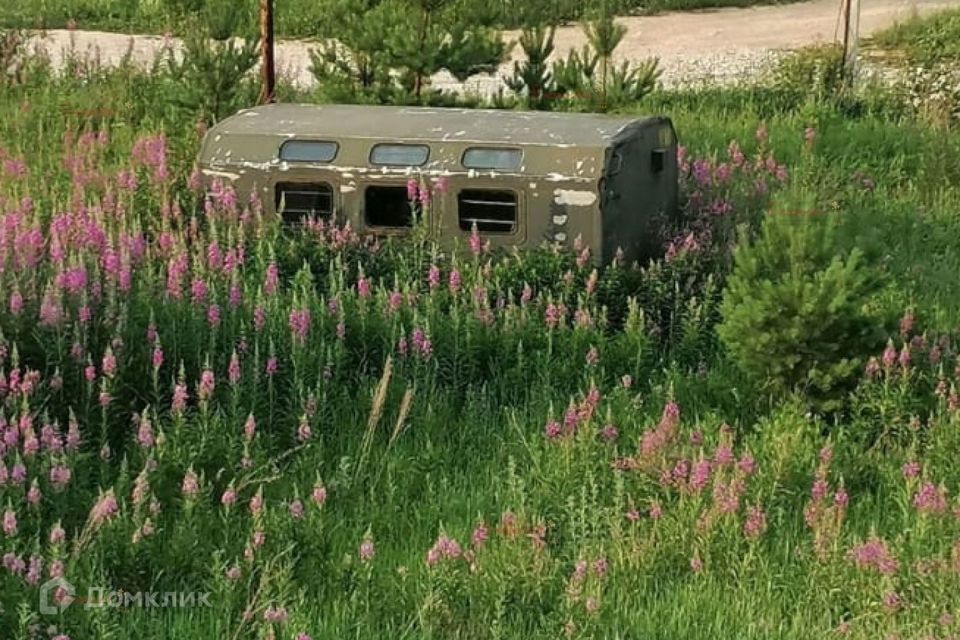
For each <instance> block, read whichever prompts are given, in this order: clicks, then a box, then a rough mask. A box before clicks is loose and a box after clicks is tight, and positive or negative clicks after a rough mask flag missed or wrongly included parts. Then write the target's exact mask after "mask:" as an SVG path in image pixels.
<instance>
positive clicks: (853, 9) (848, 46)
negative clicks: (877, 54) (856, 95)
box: [841, 0, 860, 89]
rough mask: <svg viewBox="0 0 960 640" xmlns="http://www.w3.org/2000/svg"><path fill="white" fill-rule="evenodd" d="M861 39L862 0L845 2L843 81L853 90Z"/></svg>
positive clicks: (846, 0)
mask: <svg viewBox="0 0 960 640" xmlns="http://www.w3.org/2000/svg"><path fill="white" fill-rule="evenodd" d="M859 39H860V0H843V62H842V63H841V64H842V66H841V70H842V72H843V73H842V75H843V77H842V81H843V87H844V88H845V89H852V88H853V85H854V83H855V81H856V75H857V46H858V44H859Z"/></svg>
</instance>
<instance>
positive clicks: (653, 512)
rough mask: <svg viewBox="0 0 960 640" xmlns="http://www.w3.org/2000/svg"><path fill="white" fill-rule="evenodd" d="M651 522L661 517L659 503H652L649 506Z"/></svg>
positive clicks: (661, 511) (661, 509)
mask: <svg viewBox="0 0 960 640" xmlns="http://www.w3.org/2000/svg"><path fill="white" fill-rule="evenodd" d="M648 513H649V514H650V519H651V520H659V519H660V517H661V516H662V515H663V507H661V506H660V503H659V502H654V503H653V504H651V505H650V509H649V512H648Z"/></svg>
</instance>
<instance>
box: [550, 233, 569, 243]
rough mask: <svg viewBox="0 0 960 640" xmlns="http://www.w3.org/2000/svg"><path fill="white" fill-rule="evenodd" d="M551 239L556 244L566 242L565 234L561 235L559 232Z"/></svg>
mask: <svg viewBox="0 0 960 640" xmlns="http://www.w3.org/2000/svg"><path fill="white" fill-rule="evenodd" d="M553 239H554V240H556V241H557V242H566V241H567V234H565V233H563V232H562V231H561V232H560V233H556V234H554V236H553Z"/></svg>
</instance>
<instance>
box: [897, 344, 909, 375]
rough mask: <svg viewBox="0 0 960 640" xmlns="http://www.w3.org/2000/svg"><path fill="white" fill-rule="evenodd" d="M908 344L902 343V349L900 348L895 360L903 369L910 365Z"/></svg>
mask: <svg viewBox="0 0 960 640" xmlns="http://www.w3.org/2000/svg"><path fill="white" fill-rule="evenodd" d="M910 360H911V356H910V345H908V344H905V345H903V349H901V350H900V355H899V356H898V357H897V361H898V362H899V363H900V366H901V367H902V368H903V369H908V368H909V367H910Z"/></svg>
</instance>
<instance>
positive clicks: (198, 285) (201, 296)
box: [190, 278, 209, 305]
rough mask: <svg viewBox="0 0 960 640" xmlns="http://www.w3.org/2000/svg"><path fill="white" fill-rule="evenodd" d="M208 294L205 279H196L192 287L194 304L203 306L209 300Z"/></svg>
mask: <svg viewBox="0 0 960 640" xmlns="http://www.w3.org/2000/svg"><path fill="white" fill-rule="evenodd" d="M207 293H209V289H208V288H207V283H206V282H205V281H204V280H203V278H194V279H193V282H192V283H191V285H190V296H191V299H192V300H193V304H195V305H199V304H202V303H203V301H204V300H206V299H207Z"/></svg>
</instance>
